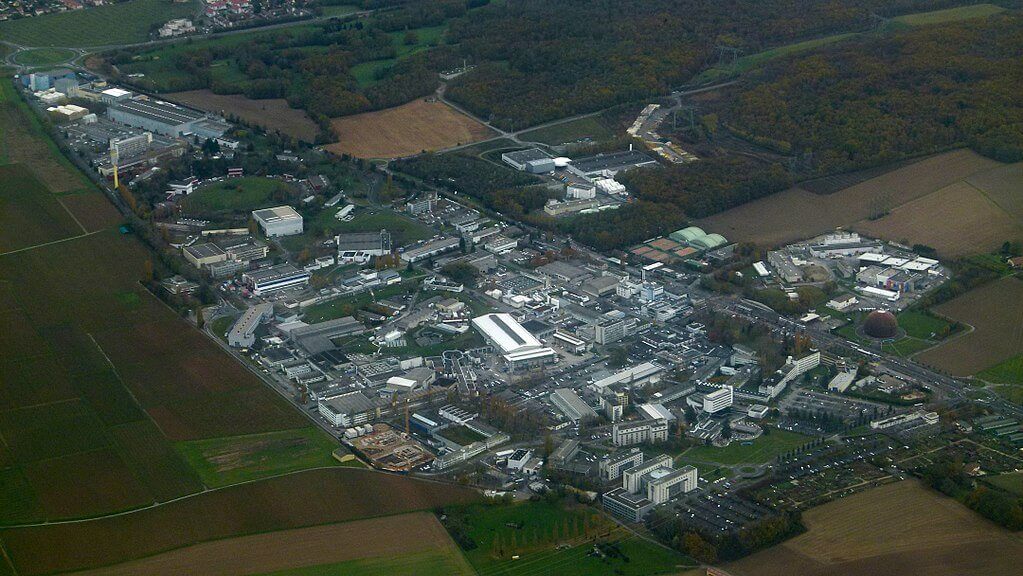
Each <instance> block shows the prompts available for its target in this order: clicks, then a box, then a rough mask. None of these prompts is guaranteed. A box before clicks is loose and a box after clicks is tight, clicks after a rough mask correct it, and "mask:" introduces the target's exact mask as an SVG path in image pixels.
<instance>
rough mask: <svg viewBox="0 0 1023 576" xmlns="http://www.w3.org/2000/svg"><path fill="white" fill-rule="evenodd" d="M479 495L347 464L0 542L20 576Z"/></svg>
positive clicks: (21, 531) (12, 531) (6, 532)
mask: <svg viewBox="0 0 1023 576" xmlns="http://www.w3.org/2000/svg"><path fill="white" fill-rule="evenodd" d="M477 498H478V495H477V494H476V493H475V492H474V491H472V490H470V489H468V488H463V487H459V486H453V485H448V484H439V483H434V482H427V481H422V480H414V479H412V478H408V477H404V476H394V475H389V474H381V473H378V472H372V471H369V470H358V469H353V468H336V469H320V470H310V471H306V472H299V473H296V474H290V475H286V476H279V477H276V478H270V479H267V480H261V481H258V482H252V483H248V484H240V485H235V486H231V487H228V488H223V489H220V490H215V491H211V492H205V493H202V494H198V495H195V496H192V497H189V498H186V499H183V500H179V501H176V502H173V503H169V504H166V505H163V506H159V507H155V508H148V509H144V510H139V511H137V512H133V513H130V514H125V515H121V516H113V517H108V518H101V519H97V520H88V521H84V522H77V523H67V524H51V525H45V526H37V527H27V528H9V529H3V530H0V539H2V540H3V543H4V546H5V548H6V550H7V554H8V555H9V556H10V558H11V560H12V561H13V563H14V567H15V568H16V569H17V572H18V574H33V575H34V574H47V573H51V572H63V571H68V570H73V569H86V568H99V567H103V566H110V565H113V564H118V563H122V562H127V561H129V560H136V559H139V558H144V557H147V556H152V555H154V554H158V553H161V552H166V551H168V550H173V549H177V548H182V547H184V546H191V545H194V544H199V543H201V542H208V541H211V540H219V539H223V538H231V537H237V536H244V535H250V534H258V533H263V532H273V531H279V530H288V529H293V528H302V527H308V526H315V525H320V524H328V523H337V522H345V521H349V520H357V519H362V518H368V517H373V516H383V515H390V514H398V513H403V512H413V511H417V510H427V509H431V508H434V507H436V506H442V505H447V504H454V503H469V502H472V501H474V500H476V499H477ZM410 534H412V533H410ZM416 537H417V538H418V536H416ZM406 540H413V538H407V539H406ZM339 547H340V546H339ZM54 550H59V551H60V553H59V554H54ZM193 573H199V572H193Z"/></svg>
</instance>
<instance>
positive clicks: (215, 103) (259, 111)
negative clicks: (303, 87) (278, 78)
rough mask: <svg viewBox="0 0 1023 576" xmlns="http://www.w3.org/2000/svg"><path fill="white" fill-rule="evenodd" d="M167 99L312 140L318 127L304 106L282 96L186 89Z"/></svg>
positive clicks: (168, 96) (305, 139)
mask: <svg viewBox="0 0 1023 576" xmlns="http://www.w3.org/2000/svg"><path fill="white" fill-rule="evenodd" d="M166 97H167V99H168V100H172V101H174V102H180V103H182V104H185V105H188V106H191V107H193V108H198V109H200V110H205V111H207V112H214V113H216V114H222V115H225V116H228V115H233V116H237V117H238V118H241V119H242V120H244V121H245V122H248V123H249V124H253V125H255V126H262V127H263V128H265V129H266V130H270V131H276V132H280V133H281V134H286V135H288V136H291V137H293V138H298V139H299V140H304V141H306V142H312V141H313V140H315V139H316V133H317V132H318V131H319V128H318V127H317V126H316V123H315V122H313V121H312V119H310V118H309V116H308V115H306V113H305V112H304V111H303V110H299V109H297V108H292V107H290V106H288V101H287V100H285V99H283V98H272V99H269V100H252V99H250V98H246V97H245V96H242V95H241V94H214V93H213V92H211V91H209V90H189V91H187V92H174V93H171V94H167V95H166Z"/></svg>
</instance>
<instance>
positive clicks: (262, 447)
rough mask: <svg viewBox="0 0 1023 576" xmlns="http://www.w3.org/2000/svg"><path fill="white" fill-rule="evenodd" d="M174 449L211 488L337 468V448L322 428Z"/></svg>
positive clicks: (193, 443)
mask: <svg viewBox="0 0 1023 576" xmlns="http://www.w3.org/2000/svg"><path fill="white" fill-rule="evenodd" d="M175 448H176V449H177V450H178V452H179V453H180V454H181V455H182V456H183V457H184V458H185V460H186V461H187V462H188V464H189V465H190V466H191V467H192V469H194V470H195V471H196V472H197V473H198V474H199V477H200V478H201V479H202V481H203V483H204V484H206V485H207V486H209V487H215V486H226V485H228V484H237V483H238V482H245V481H248V480H254V479H256V478H262V477H266V476H271V475H274V474H283V473H285V472H291V471H294V470H303V469H306V468H315V467H317V466H336V465H337V460H334V458H333V457H332V456H331V452H332V451H333V450H334V449H335V448H337V444H336V443H335V442H334V441H332V440H331V439H330V438H329V437H327V435H326V434H324V433H323V432H322V431H320V429H319V428H298V429H293V430H282V431H279V432H266V433H263V434H249V435H246V436H231V437H225V438H212V439H209V440H195V441H189V442H178V443H177V444H176V445H175Z"/></svg>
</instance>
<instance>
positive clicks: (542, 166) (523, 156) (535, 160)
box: [501, 148, 555, 174]
mask: <svg viewBox="0 0 1023 576" xmlns="http://www.w3.org/2000/svg"><path fill="white" fill-rule="evenodd" d="M501 160H503V161H504V163H505V164H507V165H509V166H511V167H512V168H514V169H516V170H520V171H522V172H529V173H531V174H544V173H547V172H553V171H554V167H555V166H554V158H552V157H551V155H550V154H548V153H546V152H544V151H543V150H541V149H539V148H529V149H528V150H518V151H516V152H505V153H504V154H501Z"/></svg>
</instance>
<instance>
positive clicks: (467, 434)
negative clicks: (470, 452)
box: [440, 426, 486, 446]
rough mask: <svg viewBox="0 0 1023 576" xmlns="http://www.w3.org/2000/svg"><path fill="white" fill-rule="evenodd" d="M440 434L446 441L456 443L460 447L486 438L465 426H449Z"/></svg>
mask: <svg viewBox="0 0 1023 576" xmlns="http://www.w3.org/2000/svg"><path fill="white" fill-rule="evenodd" d="M440 434H441V436H443V437H445V438H447V439H448V440H451V441H452V442H457V443H458V444H461V445H462V446H466V445H468V444H472V443H473V442H479V441H480V440H484V439H486V436H484V435H482V434H480V433H479V432H476V431H475V430H471V429H469V427H467V426H451V427H448V428H445V429H444V430H442V431H441V433H440Z"/></svg>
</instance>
